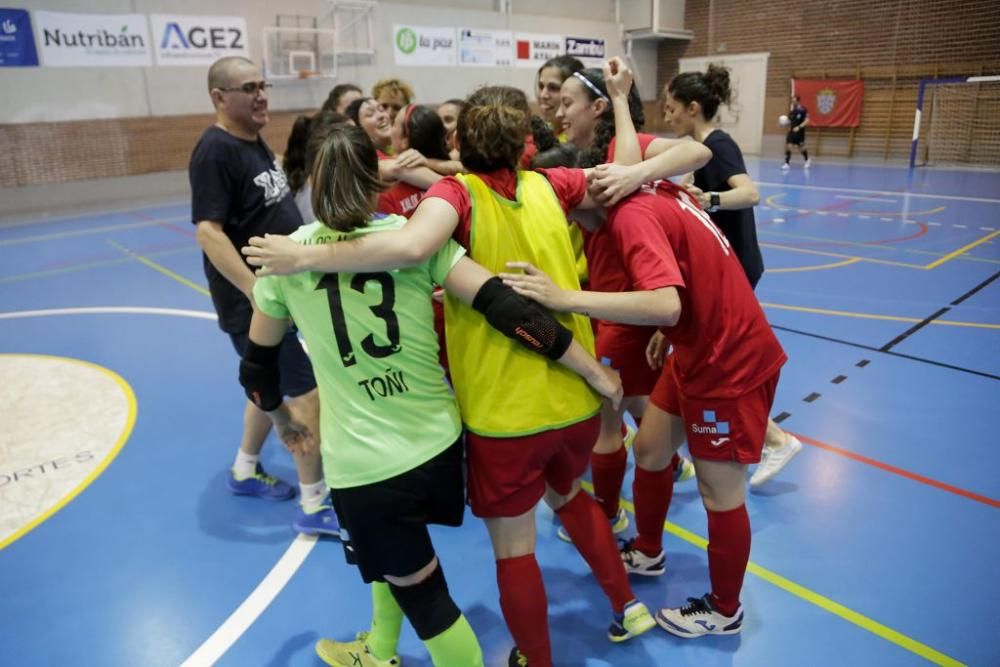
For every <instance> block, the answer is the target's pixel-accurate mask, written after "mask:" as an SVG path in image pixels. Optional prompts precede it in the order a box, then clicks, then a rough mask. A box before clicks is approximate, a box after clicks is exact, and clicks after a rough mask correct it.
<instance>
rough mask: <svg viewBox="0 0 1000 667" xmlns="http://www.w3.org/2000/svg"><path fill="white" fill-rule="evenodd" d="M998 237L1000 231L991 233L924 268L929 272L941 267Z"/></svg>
mask: <svg viewBox="0 0 1000 667" xmlns="http://www.w3.org/2000/svg"><path fill="white" fill-rule="evenodd" d="M997 236H1000V230H998V231H995V232H990V233H989V234H987V235H986V236H984V237H983V238H981V239H979V240H978V241H973V242H972V243H970V244H968V245H965V246H962V247H961V248H959V249H958V250H956V251H955V252H950V253H948V254H947V255H945V256H944V257H942V258H941V259H938V260H936V261H933V262H931V263H930V264H928V265H927V266H925V267H924V268H925V269H928V270H930V269H936V268H937V267H939V266H941V265H942V264H944V263H945V262H948V261H950V260H953V259H955V258H956V257H958V256H959V255H961V254H962V253H964V252H967V251H969V250H972V249H973V248H975V247H976V246H977V245H980V244H982V243H986V242H987V241H989V240H990V239H993V238H996V237H997Z"/></svg>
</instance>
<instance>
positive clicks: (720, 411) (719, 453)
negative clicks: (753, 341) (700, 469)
mask: <svg viewBox="0 0 1000 667" xmlns="http://www.w3.org/2000/svg"><path fill="white" fill-rule="evenodd" d="M780 374H781V372H780V371H777V372H775V373H774V375H772V376H771V377H769V378H768V379H767V380H765V381H764V382H762V383H760V385H759V386H757V387H756V388H755V389H751V390H750V391H749V392H747V393H746V394H744V395H742V396H737V397H736V398H689V397H687V396H684V394H683V392H682V391H681V388H680V385H679V384H678V383H677V376H676V375H675V374H674V372H673V368H672V366H671V364H670V363H666V364H664V366H663V373H662V374H661V375H660V379H659V380H658V381H657V383H656V386H655V387H654V388H653V393H652V394H650V395H649V401H650V402H651V403H652V404H653V405H655V406H656V407H658V408H660V409H661V410H663V411H664V412H669V413H670V414H672V415H679V416H680V417H681V418H682V419H683V420H684V431H685V433H686V435H687V442H688V449H689V450H690V451H691V456H693V457H694V458H696V459H705V460H708V461H736V462H737V463H745V464H750V463H760V452H761V449H762V448H763V446H764V434H765V433H766V432H767V420H768V417H769V416H770V414H771V405H772V404H773V403H774V391H775V389H777V387H778V376H779V375H780Z"/></svg>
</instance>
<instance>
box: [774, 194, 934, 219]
mask: <svg viewBox="0 0 1000 667" xmlns="http://www.w3.org/2000/svg"><path fill="white" fill-rule="evenodd" d="M786 194H788V193H787V192H779V193H777V194H773V195H770V196H769V197H768V198H767V199H765V200H764V203H765V204H767V205H768V206H771V207H773V208H776V209H778V210H779V211H807V212H809V213H819V212H821V211H822V212H823V213H831V211H830V209H825V208H804V207H802V206H791V205H789V204H778V203H776V202H775V201H774V199H775V198H777V197H784V196H785V195H786ZM943 210H945V207H944V206H938V207H937V208H931V209H927V210H926V211H899V212H898V213H893V212H891V211H855V210H854V209H847V210H844V211H836V212H835V213H834V214H836V213H846V214H848V215H871V216H883V217H886V218H912V217H913V216H915V215H934V214H935V213H940V212H941V211H943Z"/></svg>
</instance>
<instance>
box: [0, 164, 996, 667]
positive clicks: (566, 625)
mask: <svg viewBox="0 0 1000 667" xmlns="http://www.w3.org/2000/svg"><path fill="white" fill-rule="evenodd" d="M779 166H780V163H779V162H777V161H774V160H763V161H760V162H758V163H752V164H751V172H752V174H751V175H752V176H753V177H754V178H755V179H756V180H757V181H758V182H759V183H760V188H761V205H760V206H759V207H758V208H757V211H756V215H757V223H758V232H759V237H760V240H761V243H762V246H763V248H764V253H765V260H766V263H767V267H768V271H767V274H766V276H765V277H764V279H763V281H762V283H761V285H760V286H759V288H758V296H759V298H760V300H761V302H762V303H763V304H764V307H765V312H766V313H767V316H768V318H769V319H770V321H771V323H772V324H773V326H774V327H775V329H776V331H777V334H778V337H779V338H780V340H781V342H782V344H783V345H784V347H785V349H786V351H787V352H788V356H789V359H790V361H789V363H788V364H787V365H786V367H785V369H784V371H783V373H782V377H781V384H780V386H779V388H778V394H777V398H776V401H775V406H774V415H775V417H776V418H778V419H780V421H781V423H782V425H783V426H784V427H786V428H787V429H789V430H790V431H792V432H793V433H796V434H798V435H799V436H800V438H801V440H802V441H803V443H805V448H804V451H803V453H802V454H801V455H800V456H799V457H798V458H797V459H796V460H794V461H793V462H792V463H791V464H790V465H789V467H788V468H787V469H786V470H785V471H784V472H783V473H782V474H781V475H780V476H779V477H777V478H775V480H774V481H773V482H771V483H770V484H768V485H767V486H765V487H764V488H763V489H762V490H761V492H760V493H756V494H752V495H751V497H750V498H749V500H748V508H749V511H750V516H751V522H752V525H753V531H754V534H753V550H752V553H751V566H750V569H749V572H748V573H747V577H746V583H745V587H744V592H743V605H744V608H745V609H746V622H745V625H744V629H743V632H742V634H741V635H739V636H734V637H726V638H703V639H699V640H696V641H685V640H681V639H677V638H675V637H673V636H671V635H668V634H666V633H665V632H663V631H661V630H659V629H658V628H657V629H654V630H653V631H651V632H650V633H648V634H647V635H645V636H643V637H641V638H639V639H637V640H634V641H632V642H629V643H627V644H625V645H613V644H611V643H610V642H608V641H607V639H606V638H605V629H606V627H607V624H608V621H609V616H610V611H609V609H608V607H607V603H606V602H605V600H604V598H603V596H602V595H601V593H600V590H599V588H598V586H597V584H596V582H594V581H593V579H592V578H590V577H589V576H588V575H587V573H586V568H585V565H584V563H583V562H582V559H581V558H580V557H579V556H578V555H577V553H576V552H575V551H574V550H573V548H572V547H571V546H569V545H567V544H564V543H562V542H560V541H559V540H558V539H557V538H556V534H555V530H556V528H555V524H554V522H553V520H552V516H551V513H550V512H549V511H547V510H545V509H542V510H541V511H540V512H539V515H538V528H539V543H538V558H539V562H540V563H541V565H542V568H543V572H544V576H545V581H546V585H547V588H548V596H549V605H550V607H549V613H550V620H551V627H552V641H553V647H554V653H555V660H556V664H558V665H566V666H570V665H574V666H576V665H586V666H588V667H597V666H604V665H614V666H616V667H631V666H640V665H658V666H659V665H662V666H670V667H676V666H680V665H698V666H699V667H713V666H764V665H767V666H786V665H787V666H796V667H799V666H803V667H804V666H809V667H824V666H830V667H833V666H838V667H839V666H841V665H859V666H860V665H865V666H867V665H873V666H879V667H889V666H896V665H921V664H927V663H931V664H938V665H960V664H967V665H981V666H984V667H986V666H996V665H1000V638H998V635H997V633H996V631H995V627H994V623H995V621H996V619H997V618H998V616H1000V602H998V600H1000V569H998V563H1000V476H998V474H997V470H998V469H1000V449H998V447H997V445H998V444H1000V438H998V435H997V426H996V423H997V416H998V414H1000V280H998V277H1000V173H988V172H962V171H918V172H916V173H915V174H914V175H913V176H912V177H911V176H910V175H909V173H908V172H907V170H905V169H903V168H898V167H891V166H886V167H875V166H863V165H847V164H839V165H835V164H824V163H823V162H822V160H818V161H816V163H815V164H814V166H813V168H812V169H811V171H809V172H806V171H804V170H803V169H802V166H801V162H797V163H796V164H795V165H794V168H793V169H792V170H791V171H790V172H789V173H787V174H784V173H782V172H781V170H780V169H779ZM108 209H109V212H107V213H103V214H98V215H86V216H79V217H73V216H70V217H63V218H56V219H45V220H31V221H18V222H13V221H7V222H3V221H0V376H2V379H0V385H3V386H5V387H6V389H0V396H2V397H4V398H3V401H4V403H5V404H4V405H3V407H2V409H0V410H2V414H3V419H2V422H3V426H2V427H0V526H2V527H3V528H4V529H5V530H6V531H7V532H6V533H4V537H0V591H2V594H0V618H2V622H0V628H2V630H0V637H2V640H0V665H8V666H11V667H14V666H17V667H21V666H28V665H94V666H100V667H119V666H120V667H134V666H138V665H141V666H146V665H149V666H158V665H180V664H185V663H186V664H189V665H205V664H211V663H212V662H213V661H214V660H217V662H218V664H220V665H233V666H235V665H241V666H242V665H264V666H279V665H295V666H300V667H301V666H317V665H319V664H321V663H320V661H319V660H318V658H316V657H315V655H314V653H313V648H312V647H313V644H314V642H315V641H316V639H317V638H319V637H321V636H327V637H335V638H340V639H348V638H351V637H352V636H353V634H354V633H355V632H356V631H358V630H362V629H365V628H367V625H368V621H369V614H370V610H371V605H370V599H369V597H368V593H367V590H366V588H365V587H364V586H363V584H362V583H361V581H360V578H359V576H358V575H357V573H356V571H354V570H353V569H352V568H351V567H349V566H348V565H346V564H345V562H344V557H343V551H342V548H341V546H340V545H339V543H337V542H336V541H332V540H325V539H324V540H319V541H316V540H315V539H311V538H303V537H298V538H297V537H296V535H295V533H294V532H293V531H292V528H291V519H292V516H293V512H294V510H295V507H294V504H293V503H290V502H288V503H267V502H264V501H259V500H253V499H246V498H237V497H234V496H231V495H230V494H229V493H228V492H227V490H226V488H225V486H224V483H223V482H224V478H225V474H226V470H227V468H228V466H229V465H230V464H231V462H232V458H233V456H234V454H235V450H236V448H237V446H238V442H239V436H240V432H241V414H242V407H243V403H244V398H243V395H242V393H241V390H240V388H239V386H238V384H237V382H236V370H237V362H238V360H237V358H236V356H235V354H234V353H233V351H232V348H231V346H230V343H229V341H228V340H227V339H226V337H225V336H224V335H223V334H222V333H221V332H220V331H219V330H218V328H217V326H216V323H215V321H214V315H213V312H212V305H211V302H210V300H209V298H208V296H207V291H206V289H205V279H204V276H203V273H202V267H201V255H200V252H199V250H198V247H197V244H196V243H195V239H194V236H193V227H192V225H191V224H190V220H189V205H188V203H187V202H183V201H178V202H175V203H171V204H166V205H160V206H149V207H143V208H136V209H131V210H113V209H114V202H109V203H108ZM81 361H82V362H87V363H86V364H80V363H78V362H81ZM46 364H49V365H46ZM64 372H65V373H66V375H63V374H62V373H64ZM3 392H6V393H3ZM32 438H34V439H32ZM57 440H58V441H59V442H61V443H63V445H60V446H62V447H63V449H60V450H58V451H55V450H51V449H50V447H54V446H55V444H54V443H55V442H56V441H57ZM25 442H32V443H35V442H37V445H32V446H31V448H28V449H27V450H26V449H25V444H24V443H25ZM4 452H17V458H16V459H14V458H6V456H5V455H4ZM264 463H265V465H266V466H267V467H268V469H269V470H271V471H272V472H275V473H277V474H279V475H281V476H283V477H284V478H286V479H293V478H294V471H293V467H292V463H291V459H290V457H289V456H288V455H287V454H286V453H285V452H284V450H283V449H282V447H281V446H280V444H279V443H278V442H277V441H276V440H273V439H272V441H271V442H270V443H269V444H268V445H267V446H266V447H265V452H264ZM87 466H89V467H87ZM84 469H86V474H83V473H82V472H81V473H80V474H81V476H80V477H79V479H75V480H74V478H73V477H72V475H73V473H74V470H77V471H78V472H80V471H83V470H84ZM60 476H65V479H63V478H62V477H60ZM60 480H61V481H60ZM67 480H68V481H67ZM57 481H58V482H59V483H61V484H63V485H64V486H63V487H59V486H58V484H57ZM630 485H631V475H630V477H629V480H627V483H626V496H629V495H630ZM626 507H627V508H629V509H631V505H630V504H629V503H628V502H627V501H626ZM18 512H20V513H19V514H18ZM12 516H13V517H14V518H13V519H12V518H11V517H12ZM3 522H6V523H3ZM12 522H13V523H12ZM665 532H666V535H665V547H666V549H667V554H668V559H667V573H666V575H664V576H663V577H661V578H655V579H654V580H652V581H645V580H643V581H635V582H634V583H635V588H636V591H637V593H638V594H639V596H640V597H641V598H642V599H643V600H644V601H645V602H646V603H647V604H648V605H649V606H650V607H651V608H655V607H660V606H665V605H671V606H673V605H677V604H678V603H683V601H684V599H685V598H686V597H688V596H700V595H702V594H703V593H704V592H705V591H707V590H708V587H709V584H708V578H707V569H706V568H707V561H706V552H705V535H706V519H705V512H704V510H703V508H702V506H701V503H700V500H699V498H698V494H697V490H696V488H695V485H694V484H693V483H692V482H687V483H684V484H681V485H678V487H677V490H676V493H675V496H674V503H673V506H672V508H671V511H670V516H669V523H668V525H667V526H666V527H665ZM434 538H435V541H436V545H437V548H438V551H439V554H440V556H441V559H442V562H443V565H444V569H445V573H446V575H447V577H448V580H449V582H450V585H451V590H452V593H453V595H454V597H455V598H456V600H457V602H458V603H459V605H460V606H461V607H462V608H463V610H464V611H465V612H466V614H467V616H468V617H469V620H470V622H471V623H472V626H473V628H474V629H475V630H476V632H477V634H478V635H479V637H480V640H481V643H482V645H483V649H484V652H485V654H486V658H487V665H490V666H493V667H496V666H499V665H502V664H506V663H505V660H506V656H507V653H508V651H509V649H510V646H511V643H512V642H511V639H510V637H509V635H508V633H507V630H506V627H505V626H504V623H503V619H502V617H501V615H500V610H499V604H498V601H497V589H496V583H495V576H494V565H493V557H492V552H491V550H490V547H489V540H488V537H487V535H486V530H485V528H484V527H483V525H482V524H481V523H480V522H479V521H477V520H476V519H475V518H473V517H471V515H467V517H466V523H465V525H464V526H463V527H462V528H460V529H435V531H434ZM400 652H401V655H402V657H403V662H404V664H406V665H412V666H417V665H429V661H428V660H427V658H426V653H425V651H424V650H423V647H422V646H421V645H420V643H419V642H418V641H417V639H416V637H415V635H414V634H413V631H412V630H411V629H410V628H409V627H408V626H405V629H404V636H403V639H402V643H401V646H400Z"/></svg>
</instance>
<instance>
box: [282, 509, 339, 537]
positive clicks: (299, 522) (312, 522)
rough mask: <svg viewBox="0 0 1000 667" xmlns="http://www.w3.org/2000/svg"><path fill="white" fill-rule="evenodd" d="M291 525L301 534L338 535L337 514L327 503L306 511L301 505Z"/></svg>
mask: <svg viewBox="0 0 1000 667" xmlns="http://www.w3.org/2000/svg"><path fill="white" fill-rule="evenodd" d="M292 527H293V528H295V530H297V531H299V532H300V533H302V534H303V535H332V536H333V537H340V523H338V521H337V515H336V513H334V511H333V508H332V507H330V506H329V505H320V506H319V508H318V509H315V510H313V511H312V512H307V511H305V510H304V509H302V508H301V507H300V508H299V514H298V516H296V517H295V521H293V522H292Z"/></svg>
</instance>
